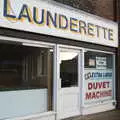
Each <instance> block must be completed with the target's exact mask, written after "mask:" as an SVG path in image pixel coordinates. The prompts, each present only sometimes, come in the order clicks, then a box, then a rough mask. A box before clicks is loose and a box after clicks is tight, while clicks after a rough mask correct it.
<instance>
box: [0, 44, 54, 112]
mask: <svg viewBox="0 0 120 120" xmlns="http://www.w3.org/2000/svg"><path fill="white" fill-rule="evenodd" d="M52 85H53V49H50V48H38V47H30V46H22V45H11V44H0V91H13V90H41V93H39V95H42V94H43V93H44V98H43V96H42V97H41V98H40V100H39V102H40V101H41V100H43V99H44V100H43V101H44V102H46V103H44V105H45V106H44V105H43V108H42V109H41V110H42V111H44V112H45V111H48V110H52V96H53V95H52V93H53V90H52V88H53V86H52ZM34 97H35V94H34ZM36 98H37V96H36ZM21 99H22V98H21ZM37 101H38V100H37ZM33 103H34V101H33ZM24 104H25V103H24ZM39 104H43V103H42V102H41V103H39ZM39 104H38V107H39ZM44 107H45V109H44ZM46 107H47V108H46ZM39 110H40V107H39ZM41 110H40V111H41ZM40 111H38V112H40Z"/></svg>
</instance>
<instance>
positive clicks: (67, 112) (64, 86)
mask: <svg viewBox="0 0 120 120" xmlns="http://www.w3.org/2000/svg"><path fill="white" fill-rule="evenodd" d="M58 65H59V77H58V78H59V90H58V93H59V113H58V114H59V115H58V116H59V118H60V119H64V118H68V117H72V116H76V115H80V104H81V103H80V101H81V100H80V94H81V92H80V86H81V85H80V81H81V79H80V78H81V77H80V69H81V67H80V66H81V50H80V49H72V48H70V49H69V48H63V47H59V64H58Z"/></svg>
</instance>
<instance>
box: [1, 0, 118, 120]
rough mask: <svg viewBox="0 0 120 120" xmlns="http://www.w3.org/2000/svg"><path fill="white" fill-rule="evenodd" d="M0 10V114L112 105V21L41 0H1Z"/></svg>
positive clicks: (47, 118)
mask: <svg viewBox="0 0 120 120" xmlns="http://www.w3.org/2000/svg"><path fill="white" fill-rule="evenodd" d="M0 11H1V13H0V55H1V56H0V106H1V108H2V109H0V119H5V120H6V119H11V120H14V119H34V120H38V119H40V120H60V119H64V118H68V117H73V116H77V115H86V114H92V113H97V112H103V111H107V110H112V109H115V108H116V94H115V93H116V91H115V89H116V86H115V81H116V66H115V64H116V63H115V61H116V49H117V47H118V25H117V24H116V23H114V22H112V21H109V20H106V19H103V18H100V17H97V16H94V15H91V14H88V13H86V12H83V11H79V10H76V9H73V8H71V7H67V6H62V5H61V4H57V3H56V2H48V1H42V0H38V1H37V0H35V1H31V0H24V1H23V0H1V1H0Z"/></svg>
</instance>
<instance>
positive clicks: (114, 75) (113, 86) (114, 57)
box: [82, 48, 116, 107]
mask: <svg viewBox="0 0 120 120" xmlns="http://www.w3.org/2000/svg"><path fill="white" fill-rule="evenodd" d="M87 51H90V52H100V53H105V54H110V55H112V58H113V79H112V90H113V91H112V95H113V96H112V100H109V101H105V102H103V103H99V104H94V106H96V105H101V104H106V103H111V102H112V103H113V104H115V105H116V74H115V72H116V68H115V64H116V62H115V61H116V55H115V53H114V52H109V51H103V50H97V49H89V48H84V49H83V52H84V53H83V54H84V58H83V66H84V67H83V69H84V70H85V61H84V60H85V52H87ZM84 70H83V79H82V80H83V81H82V82H83V84H82V85H83V91H84V81H85V78H84V74H85V71H84ZM84 94H85V93H84V92H83V95H82V105H83V106H84V107H92V106H93V105H86V104H84Z"/></svg>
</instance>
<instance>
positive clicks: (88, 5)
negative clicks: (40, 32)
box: [55, 0, 115, 20]
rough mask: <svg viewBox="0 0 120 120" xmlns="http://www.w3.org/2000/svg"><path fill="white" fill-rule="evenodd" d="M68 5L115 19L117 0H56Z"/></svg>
mask: <svg viewBox="0 0 120 120" xmlns="http://www.w3.org/2000/svg"><path fill="white" fill-rule="evenodd" d="M55 1H57V2H61V3H63V4H66V5H70V6H72V7H75V8H78V9H80V10H84V11H86V12H89V13H92V14H96V15H98V16H101V17H104V18H108V19H111V20H114V1H115V0H55Z"/></svg>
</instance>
